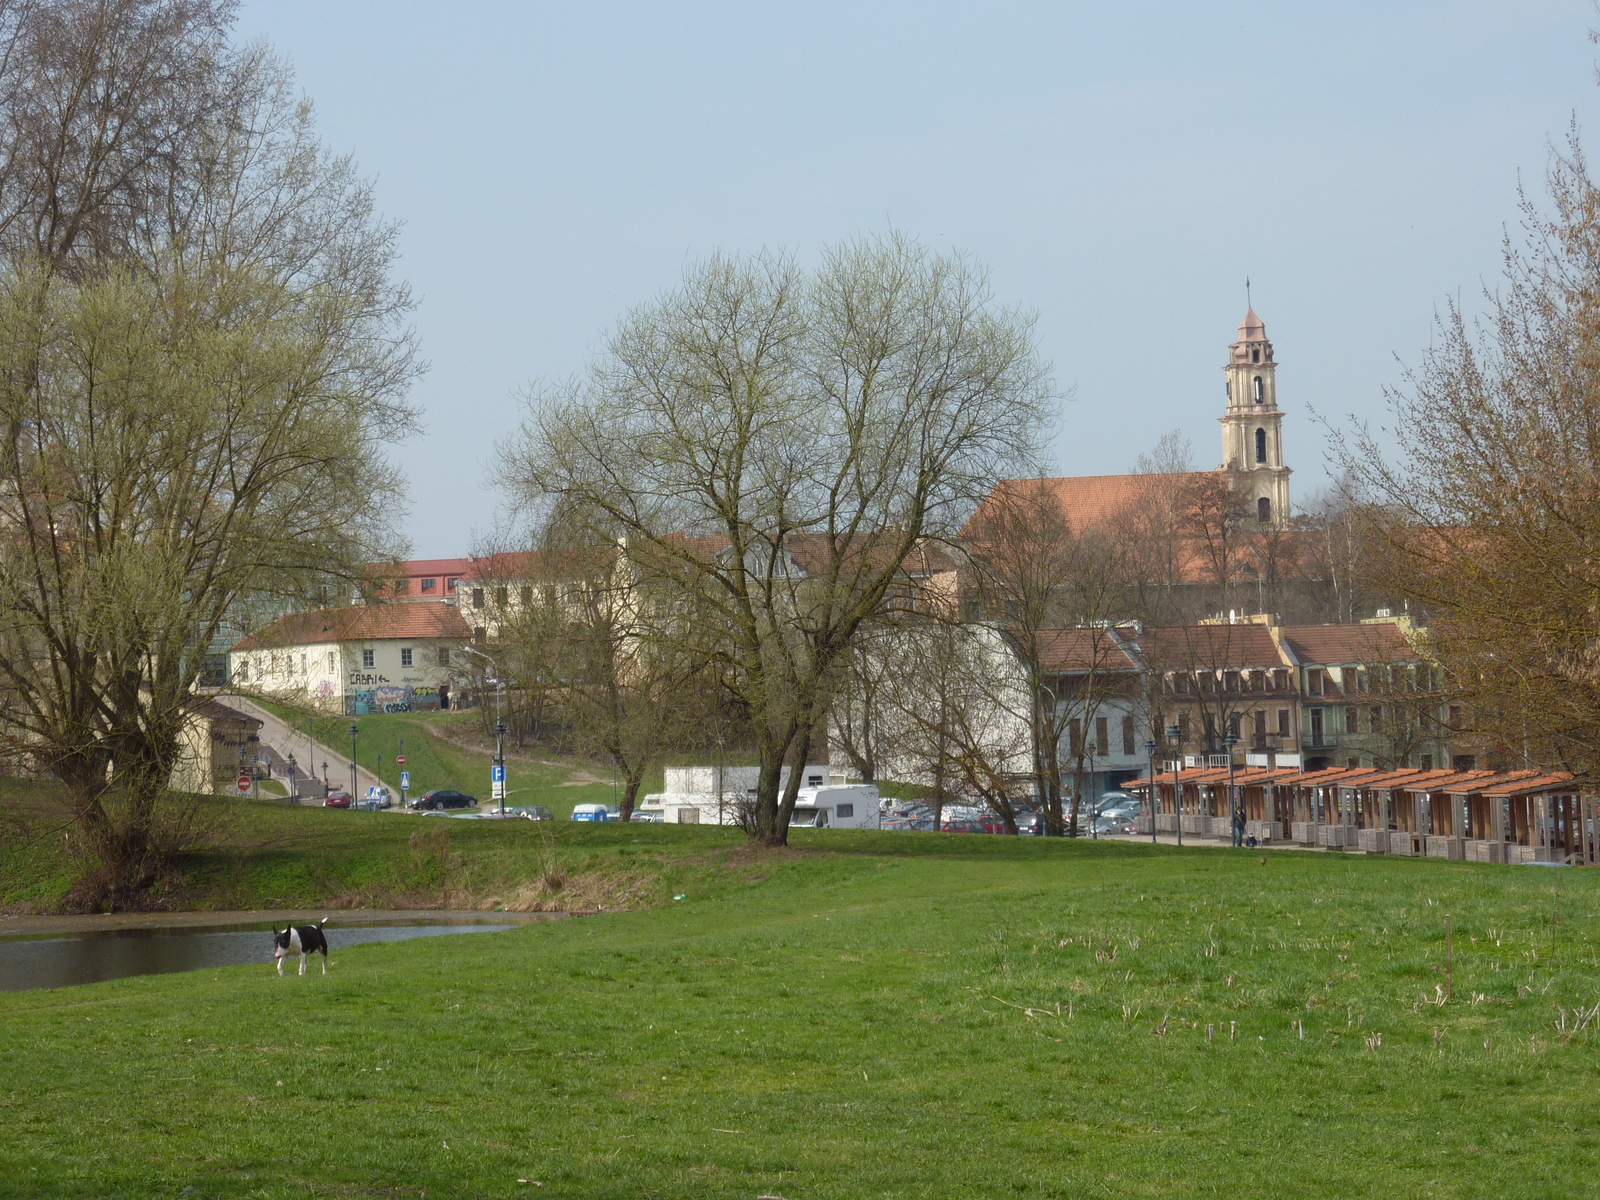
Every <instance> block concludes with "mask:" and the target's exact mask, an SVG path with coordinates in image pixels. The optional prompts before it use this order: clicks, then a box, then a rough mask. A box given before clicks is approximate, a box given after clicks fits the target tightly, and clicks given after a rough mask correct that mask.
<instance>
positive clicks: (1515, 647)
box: [1336, 136, 1600, 774]
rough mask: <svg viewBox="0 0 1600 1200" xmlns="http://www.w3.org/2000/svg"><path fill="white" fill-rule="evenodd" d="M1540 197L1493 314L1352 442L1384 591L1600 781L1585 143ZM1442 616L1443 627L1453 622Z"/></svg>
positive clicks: (1596, 484) (1598, 225)
mask: <svg viewBox="0 0 1600 1200" xmlns="http://www.w3.org/2000/svg"><path fill="white" fill-rule="evenodd" d="M1548 182H1549V190H1550V196H1551V206H1550V210H1549V211H1548V212H1545V211H1541V210H1540V209H1539V208H1538V207H1537V206H1536V205H1535V204H1534V203H1533V202H1531V201H1530V200H1528V199H1527V198H1524V201H1523V215H1524V220H1523V229H1524V235H1525V236H1524V238H1523V240H1522V242H1521V244H1520V245H1519V244H1515V243H1513V242H1512V241H1511V240H1510V238H1509V237H1508V239H1507V242H1506V247H1505V256H1504V257H1505V270H1504V281H1503V285H1502V289H1501V290H1500V291H1499V292H1497V293H1493V294H1490V295H1489V296H1488V297H1487V299H1488V303H1489V306H1490V315H1489V317H1488V318H1487V319H1486V320H1485V321H1484V322H1483V323H1481V324H1478V325H1474V324H1471V323H1469V322H1468V321H1467V319H1466V317H1465V316H1464V315H1463V314H1462V312H1461V311H1460V309H1459V308H1458V307H1457V306H1455V305H1453V304H1452V305H1450V306H1448V307H1447V309H1446V311H1445V314H1444V315H1443V317H1441V319H1440V322H1439V334H1438V337H1437V338H1436V340H1435V343H1434V346H1433V347H1432V348H1431V349H1430V350H1429V352H1428V353H1427V355H1426V357H1425V358H1424V360H1423V363H1422V366H1421V367H1420V368H1419V369H1418V370H1416V371H1415V372H1413V373H1412V374H1411V375H1410V376H1409V378H1408V381H1407V385H1406V387H1405V388H1404V390H1402V391H1399V392H1396V393H1394V394H1392V395H1391V396H1390V407H1391V415H1392V420H1391V422H1389V424H1390V425H1391V426H1392V428H1391V429H1390V430H1387V431H1385V433H1386V438H1385V440H1388V439H1392V440H1393V443H1394V444H1395V446H1396V449H1395V450H1394V451H1393V452H1392V453H1391V452H1389V451H1388V449H1387V447H1386V446H1385V445H1383V444H1380V439H1379V438H1378V436H1376V435H1375V434H1373V433H1371V432H1369V431H1368V430H1367V429H1366V428H1365V427H1362V426H1359V425H1358V426H1356V427H1355V428H1354V429H1353V430H1351V431H1349V432H1343V433H1341V434H1339V436H1338V437H1337V438H1336V451H1337V454H1338V457H1339V460H1340V462H1341V464H1342V465H1343V466H1344V467H1345V468H1346V469H1347V470H1349V471H1350V472H1351V473H1352V474H1353V475H1354V476H1355V478H1356V479H1358V480H1359V481H1360V484H1361V486H1362V487H1363V488H1365V489H1366V490H1367V492H1368V493H1369V495H1370V496H1371V497H1372V499H1373V501H1374V504H1373V505H1372V506H1371V507H1370V508H1369V509H1367V510H1366V511H1365V512H1364V513H1363V517H1364V527H1365V530H1366V532H1367V534H1368V535H1369V536H1370V537H1371V538H1372V539H1373V541H1374V543H1375V544H1377V545H1379V546H1381V548H1382V550H1381V553H1378V554H1374V555H1372V556H1370V559H1369V563H1370V566H1371V568H1372V575H1371V578H1372V580H1373V582H1374V583H1375V584H1376V585H1377V586H1379V587H1381V588H1384V589H1388V590H1393V591H1395V592H1398V593H1400V594H1402V595H1405V596H1408V597H1410V598H1411V601H1412V603H1413V605H1415V606H1418V607H1425V608H1426V609H1428V610H1430V611H1431V612H1432V614H1433V615H1434V616H1435V618H1436V619H1435V621H1434V622H1433V624H1434V632H1435V636H1434V645H1435V647H1436V649H1437V652H1438V654H1439V656H1440V659H1441V661H1442V662H1443V664H1444V665H1445V667H1446V668H1447V669H1448V670H1449V672H1450V676H1451V679H1452V682H1453V684H1454V685H1455V686H1457V687H1459V688H1460V689H1461V695H1462V697H1463V698H1464V701H1465V702H1466V703H1467V704H1469V705H1470V706H1471V708H1472V709H1473V711H1474V712H1475V713H1476V716H1477V719H1478V720H1479V721H1480V722H1482V723H1484V724H1485V725H1486V726H1489V727H1498V733H1499V735H1500V739H1501V740H1502V741H1504V742H1506V743H1509V744H1511V745H1519V746H1525V747H1527V753H1528V756H1529V757H1530V758H1531V759H1532V760H1533V761H1535V762H1538V763H1542V764H1546V765H1549V766H1557V765H1559V766H1563V767H1566V768H1568V769H1571V770H1574V771H1577V772H1580V773H1583V774H1592V773H1593V772H1595V771H1596V770H1600V653H1597V650H1596V643H1595V638H1594V613H1595V599H1594V598H1595V595H1596V593H1597V590H1600V567H1597V565H1596V564H1600V465H1597V464H1600V356H1597V355H1596V353H1595V347H1596V346H1597V345H1600V305H1597V303H1596V295H1597V293H1600V187H1597V186H1596V184H1595V181H1594V179H1593V178H1592V176H1591V174H1590V171H1589V167H1588V164H1587V162H1586V160H1585V158H1584V155H1583V152H1582V150H1581V148H1580V146H1579V144H1578V142H1577V140H1576V137H1575V136H1574V138H1573V140H1572V142H1571V145H1570V149H1569V151H1568V153H1567V154H1566V155H1564V156H1555V157H1554V158H1553V161H1552V165H1551V168H1550V170H1549V173H1548ZM1437 618H1442V619H1437Z"/></svg>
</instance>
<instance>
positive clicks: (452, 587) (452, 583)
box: [444, 579, 461, 592]
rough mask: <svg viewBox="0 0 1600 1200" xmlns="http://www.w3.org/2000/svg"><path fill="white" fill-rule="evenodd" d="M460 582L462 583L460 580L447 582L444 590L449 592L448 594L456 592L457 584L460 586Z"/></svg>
mask: <svg viewBox="0 0 1600 1200" xmlns="http://www.w3.org/2000/svg"><path fill="white" fill-rule="evenodd" d="M460 582H461V581H460V580H459V579H449V580H446V581H445V585H444V590H445V591H447V592H454V591H455V590H456V584H458V583H460Z"/></svg>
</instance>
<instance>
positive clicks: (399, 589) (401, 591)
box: [394, 579, 411, 596]
mask: <svg viewBox="0 0 1600 1200" xmlns="http://www.w3.org/2000/svg"><path fill="white" fill-rule="evenodd" d="M410 590H411V580H409V579H396V580H395V581H394V594H395V595H396V596H404V595H405V594H406V593H407V592H409V591H410Z"/></svg>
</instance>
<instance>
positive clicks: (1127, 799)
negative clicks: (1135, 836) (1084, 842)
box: [1090, 792, 1139, 833]
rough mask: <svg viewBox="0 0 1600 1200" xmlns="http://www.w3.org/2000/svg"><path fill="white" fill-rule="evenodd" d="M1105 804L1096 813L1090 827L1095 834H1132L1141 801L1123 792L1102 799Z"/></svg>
mask: <svg viewBox="0 0 1600 1200" xmlns="http://www.w3.org/2000/svg"><path fill="white" fill-rule="evenodd" d="M1102 799H1103V801H1104V803H1103V804H1102V806H1101V807H1100V808H1099V809H1098V810H1097V811H1096V812H1095V814H1094V817H1093V818H1092V824H1091V825H1090V831H1091V832H1093V833H1132V832H1134V829H1133V822H1134V818H1135V817H1137V816H1138V815H1139V800H1138V798H1137V797H1135V796H1129V795H1125V794H1123V793H1121V792H1115V793H1112V794H1111V795H1110V796H1106V797H1102Z"/></svg>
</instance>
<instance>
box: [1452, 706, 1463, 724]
mask: <svg viewBox="0 0 1600 1200" xmlns="http://www.w3.org/2000/svg"><path fill="white" fill-rule="evenodd" d="M1450 724H1451V726H1452V727H1454V728H1456V729H1460V728H1461V706H1460V705H1459V704H1452V705H1451V706H1450Z"/></svg>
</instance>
